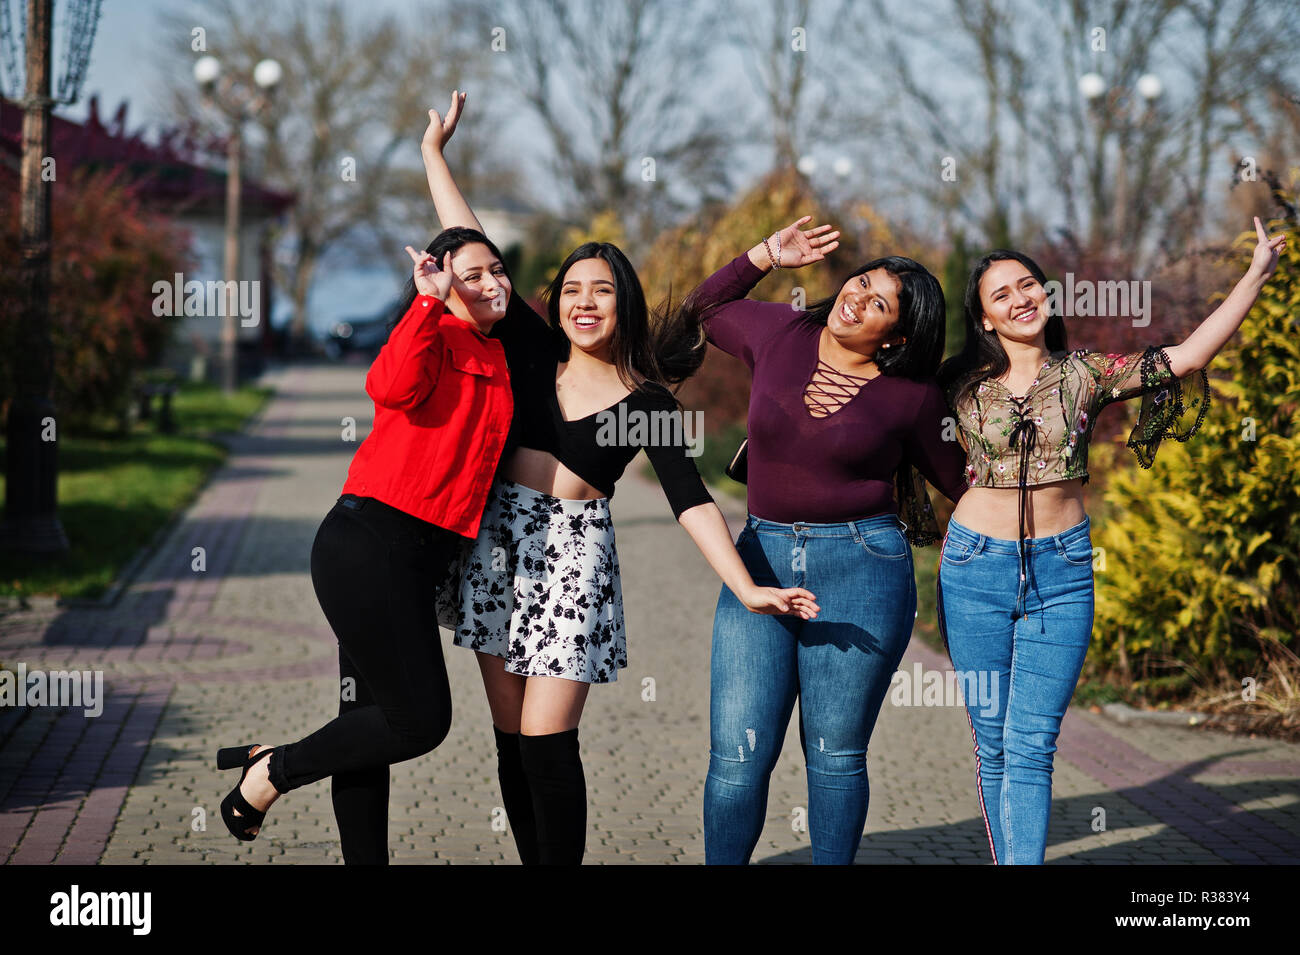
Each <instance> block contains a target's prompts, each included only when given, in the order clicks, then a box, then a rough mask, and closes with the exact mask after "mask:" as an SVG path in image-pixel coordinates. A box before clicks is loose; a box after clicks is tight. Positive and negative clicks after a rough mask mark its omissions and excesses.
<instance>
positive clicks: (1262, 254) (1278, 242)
mask: <svg viewBox="0 0 1300 955" xmlns="http://www.w3.org/2000/svg"><path fill="white" fill-rule="evenodd" d="M1255 235H1256V236H1257V237H1258V239H1259V242H1258V243H1257V244H1256V246H1255V254H1254V255H1253V256H1252V257H1251V260H1250V267H1251V268H1252V269H1255V270H1256V271H1259V272H1262V273H1263V275H1264V278H1268V277H1269V276H1270V275H1272V274H1273V270H1274V269H1275V268H1277V259H1278V256H1279V255H1281V254H1282V250H1283V249H1285V248H1286V233H1285V232H1282V233H1279V234H1278V235H1274V236H1270V235H1269V234H1268V233H1267V232H1265V231H1264V223H1262V222H1260V221H1259V216H1255Z"/></svg>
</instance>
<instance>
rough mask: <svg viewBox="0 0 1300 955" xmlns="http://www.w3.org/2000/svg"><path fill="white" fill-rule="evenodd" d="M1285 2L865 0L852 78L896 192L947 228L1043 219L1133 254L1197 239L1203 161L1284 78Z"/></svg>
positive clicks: (1297, 24) (1298, 20)
mask: <svg viewBox="0 0 1300 955" xmlns="http://www.w3.org/2000/svg"><path fill="white" fill-rule="evenodd" d="M1289 6H1290V5H1288V4H1267V3H1263V2H1260V0H1059V2H1056V3H1048V4H1040V3H1035V2H1028V0H934V2H930V3H925V2H924V0H916V2H915V3H913V4H909V7H908V8H907V9H904V10H900V9H899V7H898V6H897V5H893V4H890V5H886V4H885V3H883V2H882V0H873V3H872V7H871V10H872V16H871V17H870V18H869V20H868V22H867V24H866V25H865V26H864V25H863V23H861V22H858V24H857V26H858V28H859V29H858V32H857V33H856V34H855V36H856V37H857V39H858V40H860V41H861V42H862V43H863V44H865V45H867V46H868V48H869V49H870V50H871V51H872V57H871V59H872V62H875V63H879V64H881V65H882V66H883V67H884V69H883V71H880V72H877V73H874V74H872V73H868V74H867V77H868V79H870V80H874V81H875V83H874V84H872V85H871V86H870V88H871V89H873V90H878V89H879V86H878V85H877V84H879V83H881V82H883V83H884V86H885V88H886V90H887V91H888V100H889V102H891V103H892V104H893V114H894V116H893V128H892V134H891V135H890V136H889V137H888V138H887V139H886V141H885V142H886V144H887V146H888V147H889V148H890V149H891V151H892V153H893V155H895V156H897V157H898V159H897V165H896V169H897V170H898V172H899V174H900V176H901V177H902V178H903V180H904V182H905V183H906V188H907V192H908V193H909V194H910V195H911V196H913V197H919V198H920V199H921V200H922V203H923V205H924V207H926V208H928V209H930V210H937V211H939V213H940V214H941V215H943V216H944V217H945V218H946V219H947V220H948V224H949V226H950V228H963V227H964V228H968V229H970V230H971V231H973V232H974V233H975V234H976V235H978V236H979V237H980V238H981V239H982V240H983V241H985V242H987V243H994V244H1001V243H1002V242H1004V241H1006V240H1007V239H1008V237H1009V236H1010V235H1013V234H1024V233H1025V232H1027V231H1033V230H1038V229H1049V228H1050V229H1052V230H1054V231H1057V232H1059V233H1062V234H1064V235H1065V236H1066V237H1067V238H1068V239H1069V240H1070V241H1072V242H1076V243H1078V244H1080V245H1088V246H1091V247H1094V248H1099V249H1105V250H1107V251H1109V252H1112V253H1118V254H1121V255H1123V256H1124V257H1125V258H1127V259H1128V260H1129V261H1131V262H1134V263H1136V264H1137V265H1138V267H1144V266H1146V265H1150V264H1152V263H1154V262H1155V261H1156V260H1157V259H1162V258H1163V259H1168V258H1171V257H1175V256H1177V255H1179V254H1181V252H1182V251H1184V250H1186V249H1187V248H1189V247H1192V246H1194V245H1195V244H1196V243H1197V242H1198V241H1199V240H1201V239H1202V238H1204V237H1205V236H1206V235H1207V226H1206V220H1207V214H1206V213H1207V208H1208V207H1210V206H1213V205H1215V204H1216V202H1217V201H1218V200H1220V199H1221V198H1222V197H1221V196H1219V197H1216V196H1215V195H1214V194H1213V193H1214V184H1215V180H1214V170H1215V169H1217V168H1220V167H1219V166H1218V165H1217V164H1216V163H1217V159H1216V157H1218V158H1220V159H1223V160H1225V162H1224V163H1223V165H1224V166H1225V167H1226V160H1227V158H1228V156H1229V154H1230V153H1232V152H1233V150H1234V146H1235V147H1236V152H1237V154H1238V155H1239V154H1240V152H1241V148H1240V147H1241V145H1242V138H1243V136H1250V135H1251V134H1250V132H1249V126H1248V124H1246V123H1243V122H1242V119H1241V117H1242V116H1243V115H1245V116H1250V117H1253V118H1254V119H1255V120H1256V121H1259V122H1261V124H1262V125H1268V122H1266V121H1264V120H1263V117H1264V116H1267V115H1268V114H1269V112H1270V110H1273V109H1274V107H1273V106H1272V105H1270V102H1269V100H1268V95H1269V94H1270V92H1271V91H1276V90H1278V89H1283V90H1292V91H1294V90H1295V89H1296V88H1297V85H1298V75H1297V67H1298V65H1300V64H1298V62H1297V60H1296V58H1295V56H1294V50H1295V48H1296V45H1297V42H1298V41H1300V17H1297V16H1296V15H1295V12H1294V9H1291V10H1290V11H1288V9H1287V8H1288V7H1289ZM882 26H883V27H885V28H884V29H882V28H881V27H882ZM1089 73H1094V74H1097V77H1099V79H1094V78H1090V81H1091V82H1092V83H1094V84H1095V85H1096V86H1095V88H1094V89H1092V90H1086V89H1081V87H1080V79H1081V78H1082V77H1083V76H1084V75H1085V74H1089ZM1146 74H1151V75H1152V76H1154V77H1155V80H1156V81H1155V82H1153V81H1152V79H1151V77H1147V79H1145V80H1143V77H1144V76H1145V75H1146ZM1085 87H1086V84H1085ZM1085 92H1088V93H1090V94H1092V95H1091V98H1090V97H1088V96H1085V95H1084V94H1085ZM909 160H910V161H909ZM945 160H947V161H948V162H949V163H950V168H951V171H952V172H953V176H949V177H944V176H943V175H942V174H941V172H940V169H941V164H942V163H943V162H944V161H945ZM1227 184H1228V179H1227V177H1224V179H1223V181H1222V185H1223V186H1225V187H1226V186H1227Z"/></svg>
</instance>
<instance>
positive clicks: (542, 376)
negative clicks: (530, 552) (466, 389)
mask: <svg viewBox="0 0 1300 955" xmlns="http://www.w3.org/2000/svg"><path fill="white" fill-rule="evenodd" d="M492 337H494V338H498V339H500V341H501V344H502V345H503V346H504V347H505V352H506V363H507V365H509V367H510V388H511V391H512V392H513V394H514V401H515V413H514V416H513V418H512V419H511V421H510V433H509V435H508V436H507V438H506V447H505V451H503V452H502V455H501V462H502V466H504V464H505V462H506V460H507V459H508V456H509V454H510V452H511V451H513V450H514V449H515V448H535V449H536V450H538V451H546V452H548V453H550V454H553V455H554V456H555V457H556V459H557V460H558V461H559V462H560V463H561V464H563V465H564V466H565V467H566V468H568V469H569V470H570V471H572V472H573V473H574V474H576V475H577V476H578V477H580V478H582V479H583V480H584V481H586V482H587V483H588V484H590V485H591V486H592V487H594V488H596V489H597V490H599V491H601V492H602V493H603V494H604V495H605V496H606V497H610V498H612V497H613V496H614V485H615V483H616V482H617V481H618V479H619V478H620V477H622V475H623V471H624V470H625V469H626V468H627V465H628V463H629V462H630V461H631V460H632V459H633V458H634V457H636V454H637V452H638V451H640V450H641V449H642V448H644V449H645V452H646V455H647V457H649V458H650V463H651V464H652V465H653V466H654V469H655V474H656V475H657V476H658V478H659V484H660V486H661V487H662V488H663V489H664V495H665V496H666V497H667V498H668V503H669V505H670V506H671V507H672V509H673V516H674V517H680V516H681V514H682V512H683V511H685V510H687V509H689V508H692V507H695V506H696V505H698V504H709V503H712V501H713V498H712V496H711V495H710V494H709V491H708V489H707V488H706V487H705V486H704V481H703V480H702V479H701V478H700V472H699V470H698V469H697V468H696V467H695V461H694V459H693V458H692V457H691V456H690V455H689V454H688V453H687V451H688V447H687V443H686V438H687V433H686V431H685V430H684V428H683V425H684V421H683V419H682V413H681V410H680V409H679V408H678V406H677V402H676V400H675V399H674V398H673V397H672V394H671V393H670V392H669V391H668V389H667V388H664V387H663V386H662V385H659V384H657V383H654V382H650V383H648V384H647V386H646V387H647V388H648V389H649V391H648V392H647V391H640V390H638V391H634V392H633V393H632V394H630V395H628V396H627V397H626V398H624V399H623V400H622V401H620V402H618V403H617V404H615V405H613V406H611V407H609V408H606V409H605V410H604V411H598V412H596V413H595V414H591V415H588V416H587V417H585V418H581V419H579V420H577V421H566V420H565V418H564V413H563V411H561V409H560V402H559V399H558V398H557V397H556V395H555V373H556V366H557V365H558V364H559V362H560V359H561V355H562V354H563V351H564V346H565V344H566V343H565V342H564V341H562V340H561V338H562V336H560V335H559V334H558V333H556V332H554V331H553V330H552V329H551V327H550V325H549V324H548V323H547V321H546V319H544V318H542V317H541V316H540V315H538V314H537V313H536V312H535V311H533V310H532V308H530V307H529V306H528V303H527V302H525V301H524V300H523V299H522V298H520V297H519V296H518V295H517V294H515V293H513V292H512V293H511V295H510V301H509V303H508V305H507V306H506V314H505V317H504V318H502V319H501V320H500V321H499V322H497V323H496V325H495V326H494V327H493V329H492ZM691 437H694V438H695V439H697V440H698V439H699V438H701V437H702V435H701V434H699V433H694V434H692V435H691Z"/></svg>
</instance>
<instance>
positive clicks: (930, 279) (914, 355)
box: [800, 255, 946, 380]
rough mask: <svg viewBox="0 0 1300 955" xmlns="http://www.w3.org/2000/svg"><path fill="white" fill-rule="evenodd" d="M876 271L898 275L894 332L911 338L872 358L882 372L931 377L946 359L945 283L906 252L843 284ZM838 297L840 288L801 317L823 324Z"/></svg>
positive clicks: (871, 265) (863, 269)
mask: <svg viewBox="0 0 1300 955" xmlns="http://www.w3.org/2000/svg"><path fill="white" fill-rule="evenodd" d="M873 269H884V270H885V271H886V272H888V273H889V274H890V275H892V276H894V278H896V279H898V284H899V286H900V288H899V292H898V321H897V322H896V323H895V324H894V327H893V328H892V329H891V330H890V335H891V336H892V335H902V336H903V337H904V338H905V339H907V341H905V342H903V343H902V344H899V345H893V346H892V347H890V348H880V349H877V351H876V353H875V355H873V356H872V360H873V361H875V363H876V367H877V368H879V369H880V373H881V374H882V375H895V376H898V377H900V378H912V379H915V380H922V379H925V378H931V377H933V376H934V373H935V372H936V371H938V369H939V361H940V360H941V359H942V358H943V345H944V336H945V333H946V329H945V321H944V317H945V313H946V308H945V305H944V298H943V286H942V285H940V284H939V280H938V279H936V278H935V277H934V276H933V275H931V274H930V271H929V269H927V268H926V267H925V266H924V265H922V264H921V263H920V262H917V261H915V260H914V259H909V258H907V257H906V256H903V255H886V256H882V257H881V258H878V259H872V260H871V261H870V262H868V263H866V264H865V265H863V266H861V267H860V268H858V269H856V270H854V271H853V272H850V273H849V274H848V276H847V277H846V278H845V279H844V282H841V283H840V287H841V288H843V286H844V283H845V282H847V281H849V279H853V278H857V277H858V276H859V275H864V274H866V273H867V272H870V271H872V270H873ZM838 297H839V290H838V289H837V290H836V291H835V292H834V293H833V294H831V295H829V296H827V297H826V298H824V299H822V300H821V301H820V302H814V303H813V304H812V305H810V306H808V309H807V310H806V311H805V312H804V313H803V315H801V316H800V320H801V321H804V322H808V323H809V324H812V325H825V324H826V321H827V319H829V318H830V314H831V309H832V308H834V307H835V300H836V299H837V298H838Z"/></svg>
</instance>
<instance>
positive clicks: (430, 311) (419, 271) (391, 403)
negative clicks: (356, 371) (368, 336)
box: [366, 245, 451, 411]
mask: <svg viewBox="0 0 1300 955" xmlns="http://www.w3.org/2000/svg"><path fill="white" fill-rule="evenodd" d="M406 252H407V254H408V255H409V256H410V257H411V261H412V262H413V263H415V265H414V269H413V273H414V278H415V291H416V296H415V300H414V301H412V302H411V307H410V308H409V309H407V311H406V314H405V315H403V316H402V318H401V320H400V321H398V323H397V327H396V328H394V329H393V333H392V334H391V335H389V336H388V341H386V342H385V343H384V347H383V348H381V349H380V350H379V355H378V356H376V358H375V360H374V362H373V363H372V364H371V366H370V370H369V371H368V372H367V373H366V394H368V395H369V396H370V397H371V399H373V400H374V402H375V404H377V405H379V406H380V407H382V408H389V409H391V410H393V411H410V410H412V409H414V408H416V407H418V406H419V405H420V404H421V403H422V402H423V401H424V400H425V399H426V398H427V397H429V394H430V393H431V392H432V391H433V387H434V385H436V384H437V375H438V367H439V362H440V360H441V356H442V349H443V342H442V337H441V336H440V335H439V333H438V319H439V318H440V317H441V316H442V310H443V303H444V302H445V301H446V300H447V290H448V289H449V288H451V253H450V252H449V253H447V255H445V256H443V259H442V268H439V267H438V263H437V262H435V261H434V258H433V256H432V255H430V254H429V253H428V252H416V251H415V249H413V248H411V247H410V246H409V245H408V246H407V247H406Z"/></svg>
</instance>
